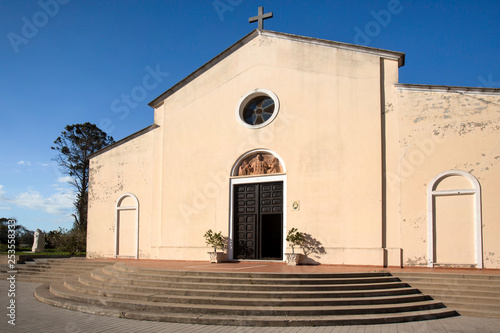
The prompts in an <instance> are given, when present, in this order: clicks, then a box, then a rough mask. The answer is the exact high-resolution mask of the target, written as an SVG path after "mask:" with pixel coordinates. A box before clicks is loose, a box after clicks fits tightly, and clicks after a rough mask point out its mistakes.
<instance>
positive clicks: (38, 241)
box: [31, 229, 45, 253]
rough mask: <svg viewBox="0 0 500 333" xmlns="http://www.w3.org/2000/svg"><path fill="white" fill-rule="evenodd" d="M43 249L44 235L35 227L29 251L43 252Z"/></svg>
mask: <svg viewBox="0 0 500 333" xmlns="http://www.w3.org/2000/svg"><path fill="white" fill-rule="evenodd" d="M44 250H45V236H44V234H43V232H42V230H40V229H36V231H35V235H34V237H33V247H32V248H31V252H33V253H35V252H43V251H44Z"/></svg>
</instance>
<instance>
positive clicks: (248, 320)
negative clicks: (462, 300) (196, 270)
mask: <svg viewBox="0 0 500 333" xmlns="http://www.w3.org/2000/svg"><path fill="white" fill-rule="evenodd" d="M34 294H35V297H36V298H37V299H38V300H40V301H42V302H44V303H47V304H51V305H54V306H59V307H63V308H66V309H71V310H77V311H81V312H85V313H91V314H98V315H106V316H111V317H120V318H129V319H137V320H155V321H168V322H175V323H190V324H201V325H232V326H259V327H262V326H327V325H363V324H383V323H399V322H406V321H415V320H430V319H439V318H446V317H450V316H454V315H456V312H455V311H453V310H448V309H445V308H439V309H433V310H427V311H413V312H408V313H405V312H399V313H383V314H371V315H326V316H305V317H293V318H291V317H283V316H272V315H268V314H269V313H266V314H267V315H265V316H227V315H208V314H203V315H200V314H193V313H173V312H161V313H155V312H150V311H148V312H145V311H138V310H129V309H122V308H114V307H110V306H109V305H108V304H106V305H99V304H86V303H81V302H78V301H74V300H70V299H62V298H58V297H56V296H54V295H53V294H51V293H50V291H49V285H47V284H45V285H42V286H40V287H38V288H37V289H36V290H35V293H34Z"/></svg>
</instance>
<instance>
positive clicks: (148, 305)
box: [50, 281, 444, 316]
mask: <svg viewBox="0 0 500 333" xmlns="http://www.w3.org/2000/svg"><path fill="white" fill-rule="evenodd" d="M50 292H51V293H52V294H53V295H55V296H57V297H60V298H65V299H70V300H77V301H79V302H83V303H86V304H92V305H106V306H110V307H115V308H120V309H128V310H141V311H153V312H175V313H193V314H213V315H217V314H224V315H227V316H271V315H272V316H311V315H317V316H318V315H361V314H382V313H385V314H387V313H398V312H411V311H423V310H428V309H439V308H443V307H444V306H443V304H442V303H440V302H436V301H433V300H425V301H419V302H410V303H397V304H383V305H377V304H375V305H371V304H370V305H339V306H307V307H302V306H281V307H274V306H267V305H262V303H260V304H258V305H256V306H251V305H234V306H230V305H221V304H208V305H206V304H199V303H196V304H194V303H191V304H180V303H173V302H155V301H146V300H138V299H134V300H127V299H120V298H111V297H102V296H93V295H88V294H82V293H78V292H74V291H71V290H69V289H68V288H67V287H66V286H65V285H64V282H62V281H55V282H52V283H51V284H50Z"/></svg>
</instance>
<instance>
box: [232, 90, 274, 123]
mask: <svg viewBox="0 0 500 333" xmlns="http://www.w3.org/2000/svg"><path fill="white" fill-rule="evenodd" d="M262 96H266V97H269V98H271V99H272V100H273V102H274V111H273V114H272V115H271V117H269V119H267V120H266V121H265V122H263V123H262V124H258V125H251V124H248V123H247V122H246V121H245V119H243V112H244V111H245V107H246V106H247V104H248V103H249V102H250V101H251V100H252V99H254V98H257V97H262ZM279 110H280V101H279V99H278V96H276V94H275V93H273V92H272V91H270V90H268V89H260V88H259V89H255V90H252V91H250V92H248V93H246V94H245V95H244V96H243V97H241V99H240V101H239V103H238V107H237V108H236V119H238V121H239V123H240V124H241V125H243V127H246V128H250V129H258V128H262V127H264V126H267V125H269V124H270V123H272V122H273V120H274V118H276V116H277V115H278V112H279Z"/></svg>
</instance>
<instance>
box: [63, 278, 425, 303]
mask: <svg viewBox="0 0 500 333" xmlns="http://www.w3.org/2000/svg"><path fill="white" fill-rule="evenodd" d="M64 285H65V286H66V288H68V289H69V290H71V291H74V292H77V293H85V294H89V295H93V296H104V297H110V298H114V299H138V300H143V301H152V302H162V299H164V300H168V301H171V302H172V303H197V302H198V303H200V304H210V303H219V304H222V303H234V304H226V305H237V304H238V303H243V304H242V305H244V304H250V303H258V304H262V303H267V304H269V305H270V306H282V305H283V304H290V305H289V306H301V307H302V306H303V307H306V306H325V303H329V302H331V303H339V304H332V305H331V306H335V305H342V303H346V304H345V305H382V304H398V303H411V302H419V301H425V300H432V298H431V297H430V296H427V295H423V294H411V295H390V296H360V297H339V298H334V297H325V298H319V297H318V298H293V297H289V298H279V297H276V298H258V297H250V296H247V297H245V298H244V299H240V298H235V297H224V296H219V297H217V296H198V295H168V294H163V295H162V294H159V293H144V292H137V291H124V290H110V289H100V288H94V287H88V286H84V285H82V284H80V283H79V281H78V279H77V278H73V279H64ZM175 300H177V301H175ZM299 303H300V304H299ZM308 303H309V304H311V305H308ZM312 303H319V304H315V305H312ZM294 304H295V305H294Z"/></svg>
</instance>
